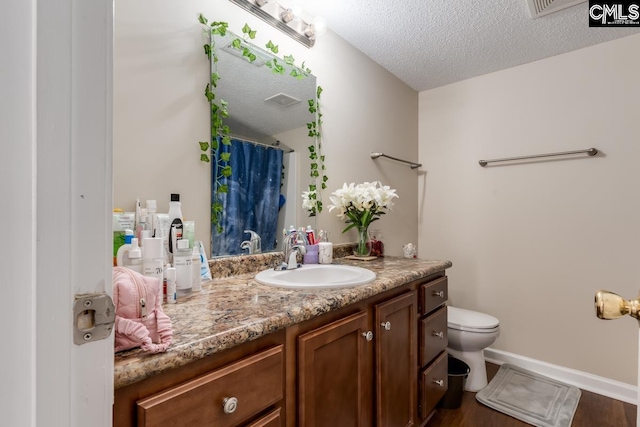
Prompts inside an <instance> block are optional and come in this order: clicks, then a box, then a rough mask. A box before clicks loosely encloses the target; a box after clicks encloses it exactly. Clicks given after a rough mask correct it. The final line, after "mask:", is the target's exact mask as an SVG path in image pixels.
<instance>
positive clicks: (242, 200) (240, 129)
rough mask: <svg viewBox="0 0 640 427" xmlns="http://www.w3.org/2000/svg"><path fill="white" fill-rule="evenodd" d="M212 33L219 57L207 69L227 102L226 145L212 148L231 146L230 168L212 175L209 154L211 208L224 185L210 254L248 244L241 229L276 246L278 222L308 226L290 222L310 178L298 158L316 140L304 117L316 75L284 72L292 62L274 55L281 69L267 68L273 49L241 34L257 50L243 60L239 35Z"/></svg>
mask: <svg viewBox="0 0 640 427" xmlns="http://www.w3.org/2000/svg"><path fill="white" fill-rule="evenodd" d="M213 37H214V40H213V44H214V49H215V56H217V58H218V61H217V62H214V61H213V60H212V61H211V69H212V73H214V72H215V73H217V74H218V75H219V76H220V78H219V80H218V81H217V87H215V88H214V89H212V92H214V94H215V99H216V100H218V101H219V100H224V101H225V102H226V103H227V104H228V117H227V118H225V119H224V121H223V123H224V125H226V126H228V127H229V136H230V137H231V145H222V144H219V145H220V148H219V149H218V155H219V153H220V152H227V153H230V161H229V165H230V166H231V171H232V174H231V176H229V177H228V178H226V180H225V182H219V180H217V179H216V176H218V175H219V174H218V172H219V171H217V169H216V167H217V166H216V163H217V162H216V159H215V158H213V159H212V168H213V171H212V209H213V205H214V203H215V201H216V199H215V198H216V192H217V189H218V186H220V185H226V186H227V188H228V193H226V194H223V195H222V196H221V202H222V209H223V214H222V218H223V219H222V221H221V224H220V226H221V227H216V226H215V225H214V224H212V230H211V254H212V257H218V256H225V255H240V254H247V253H250V252H252V251H253V250H254V249H255V246H253V245H250V244H247V243H246V242H248V241H249V240H250V238H251V235H250V234H249V233H245V230H251V231H254V232H256V233H258V234H259V235H260V240H261V242H260V245H261V250H262V252H268V251H273V250H280V246H281V240H282V230H283V228H289V227H290V226H291V225H294V226H303V225H307V224H312V225H314V226H315V224H313V223H311V222H307V224H297V223H296V222H297V218H298V215H299V213H300V212H299V211H301V210H302V207H301V198H300V195H301V193H302V191H303V190H304V189H306V186H307V185H308V182H307V181H308V180H309V179H310V178H308V176H309V171H308V167H302V168H301V167H300V165H301V164H303V163H304V164H306V163H307V162H308V160H307V159H308V153H309V151H308V146H309V145H312V144H314V143H315V140H314V139H312V138H310V137H309V136H308V129H307V123H309V122H312V121H314V120H315V114H312V113H310V112H309V100H315V98H316V78H315V77H314V76H313V75H309V76H304V77H302V78H297V77H294V76H291V75H290V73H291V69H292V67H291V66H288V65H286V64H285V63H284V61H283V60H282V59H280V58H276V61H277V63H278V64H279V65H281V66H284V67H285V70H284V72H283V73H274V71H273V70H272V68H269V66H268V65H267V62H268V61H270V60H272V59H273V58H274V55H272V54H271V53H269V52H267V51H266V50H264V49H261V48H259V47H257V46H255V45H252V44H250V43H248V42H246V41H242V45H243V49H244V47H247V48H249V49H250V50H251V52H252V53H253V54H254V55H255V56H256V58H255V60H253V61H251V62H250V61H248V60H247V58H246V57H243V55H242V51H243V49H238V48H237V47H234V46H233V40H236V39H240V40H242V38H241V37H238V36H236V35H234V34H232V33H230V32H227V34H226V35H225V36H220V35H214V36H213ZM298 169H300V172H298ZM309 221H311V218H310V219H309ZM220 229H221V231H220ZM243 242H244V244H243Z"/></svg>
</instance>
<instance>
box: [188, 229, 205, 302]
mask: <svg viewBox="0 0 640 427" xmlns="http://www.w3.org/2000/svg"><path fill="white" fill-rule="evenodd" d="M187 241H188V240H187ZM200 268H201V265H200V250H199V249H198V248H197V247H195V246H194V247H193V248H192V249H191V269H192V270H191V280H193V282H192V286H191V290H193V291H200V290H202V283H201V282H202V279H201V278H200Z"/></svg>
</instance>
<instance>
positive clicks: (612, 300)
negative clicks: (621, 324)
mask: <svg viewBox="0 0 640 427" xmlns="http://www.w3.org/2000/svg"><path fill="white" fill-rule="evenodd" d="M639 298H640V296H639ZM639 298H636V299H634V300H626V299H624V298H622V297H621V296H620V295H617V294H614V293H613V292H609V291H605V290H600V291H598V292H596V295H595V308H596V316H598V318H600V319H605V320H611V319H618V318H620V317H622V316H624V315H627V314H628V315H629V316H631V317H635V318H636V319H640V299H639Z"/></svg>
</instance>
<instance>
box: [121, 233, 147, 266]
mask: <svg viewBox="0 0 640 427" xmlns="http://www.w3.org/2000/svg"><path fill="white" fill-rule="evenodd" d="M122 266H123V267H127V268H129V269H131V270H133V271H136V272H138V273H140V274H142V251H141V250H140V247H139V246H138V239H137V238H135V237H134V238H133V239H131V248H129V251H128V253H125V254H124V256H123V257H122Z"/></svg>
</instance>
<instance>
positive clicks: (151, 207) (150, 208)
mask: <svg viewBox="0 0 640 427" xmlns="http://www.w3.org/2000/svg"><path fill="white" fill-rule="evenodd" d="M157 211H158V208H157V203H156V201H155V200H147V216H148V217H149V220H148V221H149V230H151V237H156V236H154V235H153V233H155V231H156V228H155V224H154V223H153V216H154V214H155V213H156V212H157ZM142 245H143V246H144V243H143V244H142Z"/></svg>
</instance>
